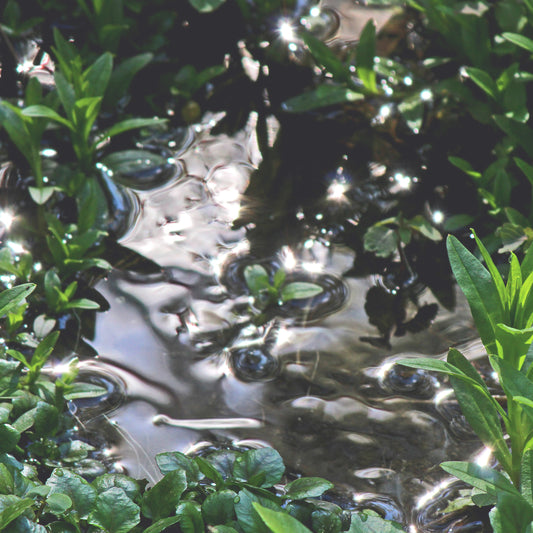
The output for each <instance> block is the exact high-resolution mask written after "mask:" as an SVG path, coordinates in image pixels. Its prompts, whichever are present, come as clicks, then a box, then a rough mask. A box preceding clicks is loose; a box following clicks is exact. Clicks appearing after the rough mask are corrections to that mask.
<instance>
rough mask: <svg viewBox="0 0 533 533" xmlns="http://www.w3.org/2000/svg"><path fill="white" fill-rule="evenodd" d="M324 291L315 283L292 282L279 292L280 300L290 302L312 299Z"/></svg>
mask: <svg viewBox="0 0 533 533" xmlns="http://www.w3.org/2000/svg"><path fill="white" fill-rule="evenodd" d="M323 290H324V289H322V287H321V286H320V285H317V284H316V283H307V282H305V281H293V282H292V283H288V284H287V285H285V286H284V287H283V289H282V290H281V300H282V301H283V302H288V301H290V300H302V299H305V298H312V297H313V296H316V295H317V294H320V293H322V292H323Z"/></svg>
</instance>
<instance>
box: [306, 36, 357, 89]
mask: <svg viewBox="0 0 533 533" xmlns="http://www.w3.org/2000/svg"><path fill="white" fill-rule="evenodd" d="M302 39H303V41H304V43H305V44H306V45H307V47H308V48H309V51H310V52H311V54H312V56H313V57H314V59H315V61H316V62H317V63H318V64H319V65H321V66H323V67H324V68H325V69H326V70H327V71H328V72H329V73H331V74H332V75H333V78H334V79H335V81H337V82H345V83H351V77H352V73H351V72H350V69H349V68H348V67H347V66H346V65H345V64H344V63H343V62H342V61H341V60H340V59H339V58H338V57H337V56H336V55H335V54H334V52H333V51H332V50H330V49H329V48H328V46H327V45H326V44H324V43H323V42H322V41H321V40H320V39H317V38H316V37H315V36H314V35H313V34H311V33H309V32H307V31H305V32H302Z"/></svg>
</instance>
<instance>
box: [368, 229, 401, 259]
mask: <svg viewBox="0 0 533 533" xmlns="http://www.w3.org/2000/svg"><path fill="white" fill-rule="evenodd" d="M364 246H365V250H366V251H368V252H374V253H375V254H376V255H377V256H378V257H389V256H390V255H392V254H393V253H394V252H396V250H397V249H398V234H397V232H396V231H395V230H393V229H391V228H387V227H386V226H380V225H374V226H371V227H370V228H368V229H367V230H366V233H365V236H364Z"/></svg>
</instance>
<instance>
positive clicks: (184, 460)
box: [155, 452, 201, 487]
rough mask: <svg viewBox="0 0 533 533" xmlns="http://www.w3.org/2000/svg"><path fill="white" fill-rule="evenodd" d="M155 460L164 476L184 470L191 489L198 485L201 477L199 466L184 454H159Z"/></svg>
mask: <svg viewBox="0 0 533 533" xmlns="http://www.w3.org/2000/svg"><path fill="white" fill-rule="evenodd" d="M155 460H156V463H157V466H158V467H159V470H160V471H161V473H162V474H168V473H169V472H172V471H173V470H184V471H185V474H186V475H187V484H188V486H189V487H191V486H194V485H195V484H197V483H198V481H199V479H200V477H201V475H200V469H199V468H198V465H197V464H196V463H195V462H194V461H193V460H192V459H191V458H190V457H188V456H187V455H185V454H184V453H181V452H164V453H159V454H157V455H156V458H155Z"/></svg>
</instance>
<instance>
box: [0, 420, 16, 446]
mask: <svg viewBox="0 0 533 533" xmlns="http://www.w3.org/2000/svg"><path fill="white" fill-rule="evenodd" d="M19 440H20V432H19V431H18V430H17V429H16V428H14V427H13V426H12V425H11V424H0V452H2V453H6V452H7V453H9V452H11V451H13V450H14V449H15V447H16V445H17V444H18V442H19Z"/></svg>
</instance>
